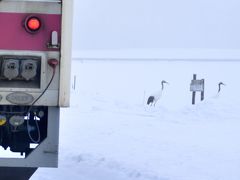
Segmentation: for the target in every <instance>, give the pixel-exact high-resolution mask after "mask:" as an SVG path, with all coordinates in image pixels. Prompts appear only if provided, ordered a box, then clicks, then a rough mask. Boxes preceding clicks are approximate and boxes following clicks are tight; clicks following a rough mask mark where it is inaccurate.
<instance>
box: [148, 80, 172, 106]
mask: <svg viewBox="0 0 240 180" xmlns="http://www.w3.org/2000/svg"><path fill="white" fill-rule="evenodd" d="M164 84H168V82H167V81H165V80H162V82H161V86H162V87H161V89H160V90H159V91H157V92H155V93H153V94H151V95H150V96H149V97H148V100H147V105H150V106H152V105H154V106H155V105H156V103H157V101H158V100H159V99H160V98H161V97H162V92H163V90H164Z"/></svg>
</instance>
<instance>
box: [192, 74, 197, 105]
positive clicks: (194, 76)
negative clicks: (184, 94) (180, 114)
mask: <svg viewBox="0 0 240 180" xmlns="http://www.w3.org/2000/svg"><path fill="white" fill-rule="evenodd" d="M196 79H197V75H196V74H193V80H196ZM195 96H196V91H193V92H192V104H195Z"/></svg>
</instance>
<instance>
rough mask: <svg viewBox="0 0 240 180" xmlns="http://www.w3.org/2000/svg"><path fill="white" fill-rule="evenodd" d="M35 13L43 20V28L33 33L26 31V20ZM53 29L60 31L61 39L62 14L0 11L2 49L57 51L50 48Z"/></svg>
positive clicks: (0, 48)
mask: <svg viewBox="0 0 240 180" xmlns="http://www.w3.org/2000/svg"><path fill="white" fill-rule="evenodd" d="M30 15H34V16H36V17H38V18H39V19H40V20H41V23H42V24H41V29H40V30H39V31H38V32H37V33H35V34H31V33H29V32H27V31H26V29H25V27H24V22H25V19H26V18H27V17H29V16H30ZM52 31H57V32H58V36H59V37H58V39H59V42H60V40H61V37H60V36H61V15H60V14H29V13H4V12H0V50H33V51H56V50H58V49H49V48H48V46H47V44H48V43H49V42H51V33H52Z"/></svg>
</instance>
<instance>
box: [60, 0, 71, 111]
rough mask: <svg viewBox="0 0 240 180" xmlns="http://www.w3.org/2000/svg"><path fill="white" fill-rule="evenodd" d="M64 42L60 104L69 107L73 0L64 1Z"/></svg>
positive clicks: (62, 45) (62, 46) (62, 48)
mask: <svg viewBox="0 0 240 180" xmlns="http://www.w3.org/2000/svg"><path fill="white" fill-rule="evenodd" d="M62 3H63V4H62V40H61V42H62V44H61V65H60V88H59V106H61V107H68V106H69V104H70V86H71V85H70V79H71V59H72V53H71V48H72V22H73V21H72V16H73V0H64V1H63V2H62Z"/></svg>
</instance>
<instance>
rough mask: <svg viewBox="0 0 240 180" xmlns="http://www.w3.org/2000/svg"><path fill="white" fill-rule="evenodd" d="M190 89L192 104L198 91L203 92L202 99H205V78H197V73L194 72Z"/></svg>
mask: <svg viewBox="0 0 240 180" xmlns="http://www.w3.org/2000/svg"><path fill="white" fill-rule="evenodd" d="M190 91H191V92H192V104H195V96H196V92H197V91H199V92H201V101H202V100H203V99H204V79H201V80H197V75H196V74H193V80H192V81H191V84H190Z"/></svg>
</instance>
